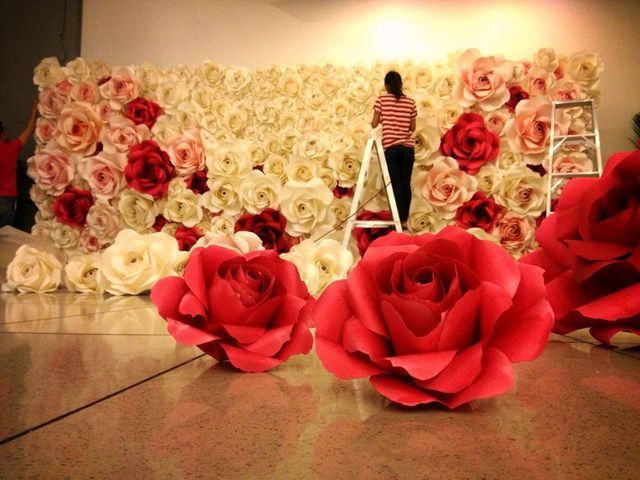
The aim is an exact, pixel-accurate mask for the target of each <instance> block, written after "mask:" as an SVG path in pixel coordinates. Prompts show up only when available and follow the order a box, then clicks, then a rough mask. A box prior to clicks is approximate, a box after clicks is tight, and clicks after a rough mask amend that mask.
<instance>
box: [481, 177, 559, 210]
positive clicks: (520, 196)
mask: <svg viewBox="0 0 640 480" xmlns="http://www.w3.org/2000/svg"><path fill="white" fill-rule="evenodd" d="M546 186H547V182H546V180H545V179H544V178H543V177H541V176H540V175H538V174H537V173H536V172H534V171H533V170H531V169H529V168H527V167H513V168H510V169H509V170H507V171H506V172H505V173H504V176H503V178H502V181H501V182H500V185H499V186H498V188H497V190H496V191H495V192H494V194H493V197H494V199H495V201H496V202H497V203H499V204H500V205H502V206H504V207H506V208H507V210H508V211H512V212H515V213H519V214H520V215H532V216H534V217H537V216H539V215H540V214H541V213H542V212H543V211H544V209H545V196H546Z"/></svg>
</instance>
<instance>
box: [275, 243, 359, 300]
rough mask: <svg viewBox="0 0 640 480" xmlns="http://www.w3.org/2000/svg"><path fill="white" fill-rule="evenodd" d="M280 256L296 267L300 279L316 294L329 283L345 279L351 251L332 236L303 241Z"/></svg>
mask: <svg viewBox="0 0 640 480" xmlns="http://www.w3.org/2000/svg"><path fill="white" fill-rule="evenodd" d="M280 257H281V258H283V259H284V260H287V261H289V262H291V263H293V264H294V265H295V266H296V268H297V269H298V273H300V278H301V279H302V281H303V282H304V283H305V284H306V285H307V288H308V289H309V293H310V294H311V295H313V296H314V297H318V296H319V295H320V294H321V293H322V292H323V291H324V289H325V288H327V287H328V286H329V285H330V284H331V283H332V282H334V281H336V280H341V279H343V278H347V273H348V272H349V269H350V268H351V267H352V266H353V255H352V254H351V252H350V251H349V250H347V249H346V248H344V247H343V246H342V244H341V243H340V242H338V241H337V240H333V239H322V240H320V241H318V242H314V241H313V240H311V239H306V240H303V241H302V242H300V243H299V244H297V245H294V246H293V247H292V248H291V250H290V251H289V252H288V253H282V254H280Z"/></svg>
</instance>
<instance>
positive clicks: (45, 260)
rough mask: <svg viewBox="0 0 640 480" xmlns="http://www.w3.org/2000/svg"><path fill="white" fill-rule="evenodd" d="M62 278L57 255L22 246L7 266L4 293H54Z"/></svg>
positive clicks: (3, 286)
mask: <svg viewBox="0 0 640 480" xmlns="http://www.w3.org/2000/svg"><path fill="white" fill-rule="evenodd" d="M61 277H62V264H61V263H60V261H59V260H58V259H57V258H56V256H55V255H53V254H52V253H49V252H45V251H42V250H38V249H36V248H33V247H30V246H28V245H22V246H21V247H20V248H18V251H17V252H16V254H15V256H14V257H13V260H11V263H9V265H8V266H7V282H6V283H4V284H3V285H2V291H4V292H11V291H15V290H17V291H18V292H20V293H27V292H37V293H42V292H52V291H54V290H57V289H58V285H60V279H61Z"/></svg>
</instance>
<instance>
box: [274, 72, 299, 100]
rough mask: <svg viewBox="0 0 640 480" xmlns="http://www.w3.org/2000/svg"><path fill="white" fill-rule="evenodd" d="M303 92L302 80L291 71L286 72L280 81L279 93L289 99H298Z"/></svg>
mask: <svg viewBox="0 0 640 480" xmlns="http://www.w3.org/2000/svg"><path fill="white" fill-rule="evenodd" d="M301 90H302V79H301V78H300V76H299V75H298V74H297V73H296V72H293V71H291V70H286V71H285V72H283V74H282V75H281V76H280V79H279V80H278V91H279V92H280V93H282V94H283V95H286V96H288V97H297V96H299V95H300V91H301Z"/></svg>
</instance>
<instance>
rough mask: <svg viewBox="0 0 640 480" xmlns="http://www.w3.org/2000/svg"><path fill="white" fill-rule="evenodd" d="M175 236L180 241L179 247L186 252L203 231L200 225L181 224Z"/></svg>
mask: <svg viewBox="0 0 640 480" xmlns="http://www.w3.org/2000/svg"><path fill="white" fill-rule="evenodd" d="M173 236H174V238H175V239H176V240H177V241H178V248H179V249H180V250H182V251H184V252H186V251H189V250H191V247H193V246H194V245H195V243H196V242H197V241H198V239H199V238H201V237H202V236H203V233H202V232H201V231H200V229H199V228H198V227H191V228H189V227H185V226H184V225H183V226H180V227H178V228H177V229H176V231H175V232H174V233H173Z"/></svg>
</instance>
